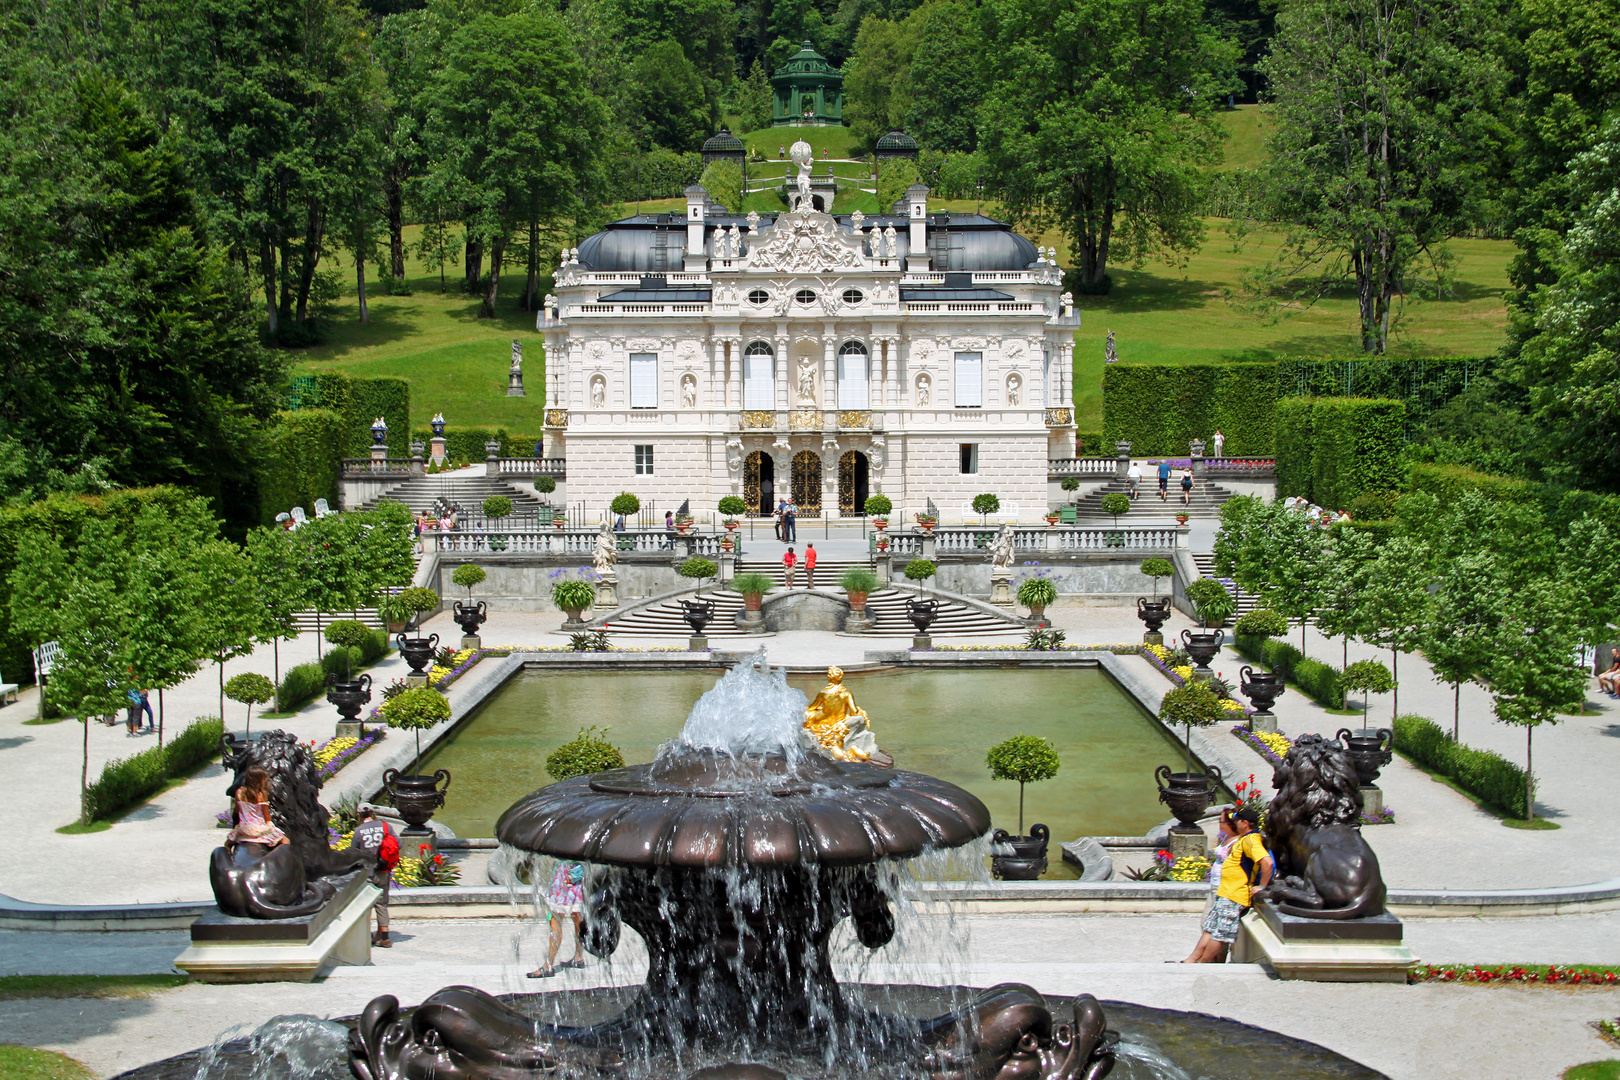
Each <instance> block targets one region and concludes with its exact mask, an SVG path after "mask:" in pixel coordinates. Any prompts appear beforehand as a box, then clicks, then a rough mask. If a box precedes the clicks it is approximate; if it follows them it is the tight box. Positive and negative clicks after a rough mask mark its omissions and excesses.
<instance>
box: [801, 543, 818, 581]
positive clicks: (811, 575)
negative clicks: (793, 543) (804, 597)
mask: <svg viewBox="0 0 1620 1080" xmlns="http://www.w3.org/2000/svg"><path fill="white" fill-rule="evenodd" d="M804 587H805V588H807V589H813V588H815V587H816V545H814V544H806V545H804Z"/></svg>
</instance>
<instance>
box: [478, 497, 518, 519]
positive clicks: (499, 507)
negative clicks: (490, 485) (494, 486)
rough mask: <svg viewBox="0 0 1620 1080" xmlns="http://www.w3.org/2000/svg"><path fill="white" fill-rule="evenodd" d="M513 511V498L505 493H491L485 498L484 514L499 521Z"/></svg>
mask: <svg viewBox="0 0 1620 1080" xmlns="http://www.w3.org/2000/svg"><path fill="white" fill-rule="evenodd" d="M511 512H512V500H511V499H509V498H507V497H506V496H505V495H491V496H490V497H489V498H487V499H485V500H484V516H485V517H487V518H490V519H492V520H495V521H499V520H500V519H501V518H503V517H505V516H506V515H507V514H510V513H511Z"/></svg>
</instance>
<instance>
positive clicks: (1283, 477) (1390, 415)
mask: <svg viewBox="0 0 1620 1080" xmlns="http://www.w3.org/2000/svg"><path fill="white" fill-rule="evenodd" d="M1405 426H1406V406H1405V405H1404V404H1403V403H1401V402H1399V401H1394V400H1391V399H1388V398H1289V399H1287V400H1285V401H1282V402H1279V403H1278V405H1277V495H1278V497H1279V498H1286V497H1288V496H1290V495H1303V496H1304V497H1305V498H1307V499H1309V500H1310V501H1311V502H1313V503H1317V504H1319V505H1321V506H1325V507H1327V508H1328V509H1330V510H1338V509H1342V508H1345V507H1348V506H1349V505H1350V503H1351V501H1352V500H1354V499H1355V497H1356V496H1357V495H1360V494H1362V493H1363V492H1367V491H1395V490H1397V489H1398V488H1400V487H1401V486H1402V481H1403V480H1404V478H1405V470H1404V469H1403V467H1402V465H1401V451H1402V448H1403V446H1404V431H1405Z"/></svg>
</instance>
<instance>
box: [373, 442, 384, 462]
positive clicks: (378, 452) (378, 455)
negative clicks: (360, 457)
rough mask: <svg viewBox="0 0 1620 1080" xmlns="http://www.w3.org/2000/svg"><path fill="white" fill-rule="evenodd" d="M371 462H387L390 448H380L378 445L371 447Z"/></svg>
mask: <svg viewBox="0 0 1620 1080" xmlns="http://www.w3.org/2000/svg"><path fill="white" fill-rule="evenodd" d="M371 460H372V461H387V460H388V447H387V446H378V445H376V444H373V445H372V447H371Z"/></svg>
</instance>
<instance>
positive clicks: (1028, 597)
mask: <svg viewBox="0 0 1620 1080" xmlns="http://www.w3.org/2000/svg"><path fill="white" fill-rule="evenodd" d="M1056 600H1057V586H1056V585H1054V584H1053V583H1052V581H1051V579H1050V578H1045V577H1032V578H1030V579H1028V580H1027V581H1025V582H1023V583H1022V584H1021V585H1019V586H1018V602H1019V603H1020V604H1023V605H1024V606H1025V607H1027V608H1029V624H1030V625H1031V626H1050V625H1051V624H1050V623H1048V622H1047V621H1046V618H1045V613H1046V608H1047V605H1048V604H1051V603H1053V602H1054V601H1056Z"/></svg>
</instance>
